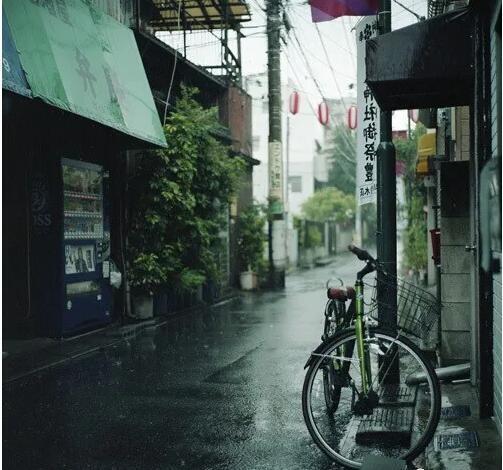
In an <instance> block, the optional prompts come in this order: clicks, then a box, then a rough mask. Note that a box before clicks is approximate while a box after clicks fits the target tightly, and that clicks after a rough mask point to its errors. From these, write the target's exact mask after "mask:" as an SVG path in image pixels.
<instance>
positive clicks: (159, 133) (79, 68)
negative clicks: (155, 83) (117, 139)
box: [3, 0, 166, 146]
mask: <svg viewBox="0 0 503 470" xmlns="http://www.w3.org/2000/svg"><path fill="white" fill-rule="evenodd" d="M3 6H4V9H5V13H6V17H7V21H8V23H9V25H10V29H11V32H12V36H13V39H14V43H15V44H16V47H17V50H18V52H19V58H20V60H21V65H22V67H23V69H24V72H25V73H26V78H27V80H28V83H29V85H30V88H31V90H32V94H33V97H38V98H41V99H42V100H43V101H45V102H47V103H49V104H51V105H53V106H57V107H59V108H61V109H64V110H66V111H70V112H72V113H75V114H78V115H80V116H84V117H86V118H89V119H92V120H94V121H97V122H100V123H102V124H105V125H107V126H110V127H112V128H114V129H117V130H119V131H121V132H124V133H126V134H129V135H132V136H134V137H136V138H138V139H141V140H145V141H148V142H150V143H153V144H156V145H160V146H165V145H166V141H165V138H164V133H163V130H162V126H161V123H160V121H159V115H158V113H157V111H156V108H155V105H154V100H153V97H152V93H151V91H150V88H149V85H148V81H147V77H146V75H145V70H144V69H143V65H142V61H141V57H140V54H139V51H138V47H137V45H136V42H135V39H134V35H133V32H132V31H131V30H130V29H129V28H127V27H125V26H124V25H122V24H121V23H119V22H117V21H116V20H114V19H113V18H111V17H110V16H108V15H106V14H105V13H104V12H102V11H101V10H99V9H97V8H94V7H93V6H92V5H91V4H90V2H85V1H84V0H50V1H40V0H4V2H3Z"/></svg>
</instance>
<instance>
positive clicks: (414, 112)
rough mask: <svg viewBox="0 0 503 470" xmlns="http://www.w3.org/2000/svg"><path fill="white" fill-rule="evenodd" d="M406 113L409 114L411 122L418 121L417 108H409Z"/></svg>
mask: <svg viewBox="0 0 503 470" xmlns="http://www.w3.org/2000/svg"><path fill="white" fill-rule="evenodd" d="M407 113H408V115H409V119H410V120H411V121H412V122H415V123H416V122H417V121H419V109H409V110H408V111H407Z"/></svg>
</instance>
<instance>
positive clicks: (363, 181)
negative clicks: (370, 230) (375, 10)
mask: <svg viewBox="0 0 503 470" xmlns="http://www.w3.org/2000/svg"><path fill="white" fill-rule="evenodd" d="M376 35H377V20H376V18H375V17H374V16H368V17H364V18H363V19H362V20H361V22H360V23H359V25H358V26H357V28H356V56H357V78H356V94H357V98H356V102H357V108H358V112H357V119H356V122H357V127H356V133H357V134H356V181H357V193H358V195H357V197H358V204H359V205H363V204H368V203H371V202H376V200H377V161H376V152H377V147H378V146H379V123H380V109H379V107H378V106H377V103H376V101H375V98H374V95H373V94H372V92H371V91H370V88H369V87H368V86H367V84H366V83H365V75H366V74H365V41H366V40H367V39H370V38H373V37H374V36H376Z"/></svg>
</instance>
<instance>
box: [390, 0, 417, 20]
mask: <svg viewBox="0 0 503 470" xmlns="http://www.w3.org/2000/svg"><path fill="white" fill-rule="evenodd" d="M393 2H395V3H396V4H397V5H398V6H400V7H402V8H403V9H404V10H405V11H408V12H409V13H410V14H411V15H414V16H415V17H416V18H417V20H418V21H422V19H423V18H422V16H420V15H418V14H417V13H416V12H415V11H413V10H411V9H410V8H408V7H406V6H405V5H404V4H403V3H400V2H399V1H398V0H393Z"/></svg>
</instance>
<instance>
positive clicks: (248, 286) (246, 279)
mask: <svg viewBox="0 0 503 470" xmlns="http://www.w3.org/2000/svg"><path fill="white" fill-rule="evenodd" d="M239 281H240V283H241V289H243V290H255V289H257V288H258V276H257V273H254V272H253V271H243V272H242V273H241V274H240V275H239Z"/></svg>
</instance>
